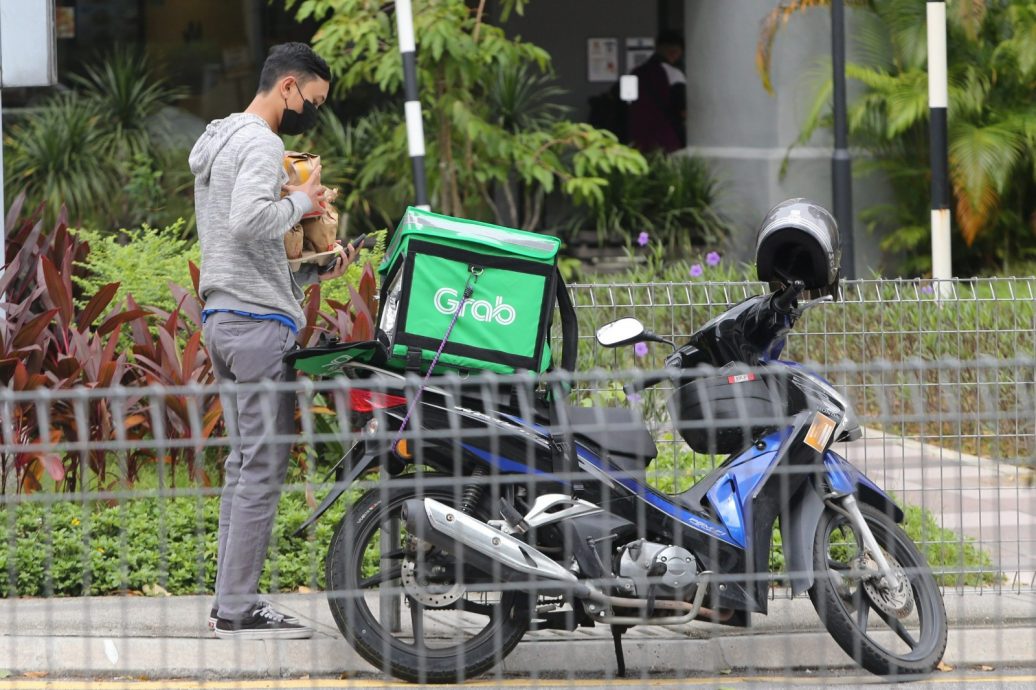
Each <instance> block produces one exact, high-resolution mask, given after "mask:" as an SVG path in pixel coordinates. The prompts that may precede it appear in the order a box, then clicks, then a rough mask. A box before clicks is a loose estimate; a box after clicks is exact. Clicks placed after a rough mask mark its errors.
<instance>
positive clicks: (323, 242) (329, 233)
mask: <svg viewBox="0 0 1036 690" xmlns="http://www.w3.org/2000/svg"><path fill="white" fill-rule="evenodd" d="M302 233H303V243H302V248H303V250H307V251H311V252H315V253H320V252H327V251H331V250H333V249H334V246H335V240H337V239H338V211H336V210H335V207H334V206H331V205H328V207H327V208H326V209H325V210H324V213H323V214H322V215H320V216H317V217H316V218H304V219H303V220H302ZM333 258H334V257H333V256H332V257H329V258H328V259H327V260H328V261H330V260H331V259H333ZM325 263H326V261H325Z"/></svg>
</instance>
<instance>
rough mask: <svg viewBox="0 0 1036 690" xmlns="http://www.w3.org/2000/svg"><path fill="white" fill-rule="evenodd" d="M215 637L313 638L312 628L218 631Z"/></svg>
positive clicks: (241, 638) (225, 638)
mask: <svg viewBox="0 0 1036 690" xmlns="http://www.w3.org/2000/svg"><path fill="white" fill-rule="evenodd" d="M216 637H218V638H219V639H221V640H308V639H309V638H311V637H313V630H312V628H283V629H281V630H219V629H218V628H217V629H216Z"/></svg>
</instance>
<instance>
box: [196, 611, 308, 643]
mask: <svg viewBox="0 0 1036 690" xmlns="http://www.w3.org/2000/svg"><path fill="white" fill-rule="evenodd" d="M312 636H313V628H310V627H309V626H307V625H302V624H301V623H289V622H288V621H287V620H286V619H285V616H284V614H281V613H278V612H277V611H275V610H274V609H273V607H272V606H270V605H269V604H266V605H263V606H256V607H255V608H254V609H252V613H250V614H249V615H248V616H246V617H245V618H243V619H241V620H239V621H231V620H227V619H226V618H217V619H216V637H219V638H222V639H225V640H269V639H281V640H305V639H308V638H310V637H312Z"/></svg>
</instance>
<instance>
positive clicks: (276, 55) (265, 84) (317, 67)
mask: <svg viewBox="0 0 1036 690" xmlns="http://www.w3.org/2000/svg"><path fill="white" fill-rule="evenodd" d="M289 75H290V76H294V77H295V78H296V79H298V80H299V83H301V84H305V83H306V82H307V81H309V80H310V79H313V78H314V77H319V78H321V79H323V80H325V81H331V68H330V67H328V66H327V62H326V61H325V60H324V58H322V57H320V56H319V55H317V54H316V53H314V52H313V49H312V48H310V47H309V46H308V45H306V44H305V43H281V44H279V45H275V46H274V47H272V48H270V54H269V55H267V56H266V62H264V63H263V71H262V72H261V73H260V75H259V93H266V92H268V91H269V90H270V89H272V88H273V87H274V86H276V85H277V82H278V81H280V80H281V79H283V78H284V77H287V76H289Z"/></svg>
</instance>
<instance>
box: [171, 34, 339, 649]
mask: <svg viewBox="0 0 1036 690" xmlns="http://www.w3.org/2000/svg"><path fill="white" fill-rule="evenodd" d="M330 80H331V72H330V70H329V69H328V66H327V63H326V62H324V60H323V59H321V58H320V57H319V56H318V55H316V53H314V52H313V51H312V49H310V47H309V46H307V45H305V44H302V43H287V44H284V45H279V46H274V47H273V48H272V49H271V50H270V54H269V56H268V57H267V59H266V62H265V64H264V65H263V69H262V73H261V75H260V78H259V90H258V92H257V93H256V96H255V98H254V99H253V100H252V103H251V104H250V105H249V106H248V108H247V109H246V110H245V112H243V113H235V114H233V115H230V116H229V117H227V118H225V119H222V120H215V121H214V122H212V123H211V124H209V126H208V128H207V129H206V130H205V133H204V134H203V135H202V136H201V138H200V139H198V141H197V143H195V145H194V149H193V150H192V151H191V156H190V165H191V171H192V172H193V173H194V175H195V188H194V190H195V199H194V203H195V207H196V212H197V218H198V236H199V239H200V242H201V281H200V285H199V289H200V292H201V297H202V299H204V300H205V310H204V312H203V313H202V317H203V321H204V324H205V325H204V327H203V335H204V337H205V342H206V344H207V346H208V351H209V356H210V358H211V360H212V365H213V370H214V371H215V374H216V379H217V380H218V381H219V382H221V383H224V382H235V383H238V384H246V385H247V384H255V383H257V382H261V381H275V382H276V381H289V380H292V379H293V376H292V373H291V372H290V371H288V370H287V369H286V367H285V366H284V364H283V363H282V357H283V356H284V354H285V353H287V352H288V351H290V350H291V349H292V348H293V347H294V346H295V335H296V334H297V333H298V331H299V329H300V328H302V327H303V326H304V322H305V316H304V314H303V312H302V308H301V306H300V301H301V300H302V298H303V293H302V290H301V289H300V285H306V284H309V283H313V282H316V281H317V280H330V279H332V278H337V277H339V276H341V275H342V274H343V273H344V272H345V269H346V266H348V264H349V263H350V262H351V261H352V260H353V259H354V258H355V257H354V255H355V250H354V249H353V248H352V247H350V248H349V250H348V251H346V250H344V249H343V248H342V247H341V246H338V247H337V248H336V250H337V252H338V254H339V255H338V256H337V257H336V258H335V262H336V264H335V266H334V267H333V269H332V270H330V271H328V272H327V273H324V274H322V275H319V276H318V275H317V272H316V268H315V267H314V266H312V265H305V268H304V269H303V270H300V271H299V272H298V273H296V274H293V273H292V272H291V270H290V268H289V264H288V261H287V257H286V255H285V252H284V234H285V233H286V232H287V231H288V230H289V229H290V228H291V227H293V226H294V225H295V224H296V223H298V222H299V220H300V219H301V218H302V216H303V215H304V214H306V213H308V212H309V211H310V210H312V209H314V208H317V207H318V206H319V205H320V203H321V201H322V198H323V192H322V188H321V186H320V172H319V169H318V170H317V171H315V172H314V174H313V175H311V176H310V178H309V179H308V180H307V181H306V183H305V184H302V185H299V186H296V187H286V186H284V185H285V183H286V182H287V179H288V177H287V173H286V172H285V170H284V163H283V160H284V144H283V142H282V141H281V139H280V137H279V136H278V134H301V133H302V132H304V131H305V130H307V129H309V128H310V127H312V126H313V125H314V124H316V119H317V108H318V107H319V106H320V105H322V104H323V103H324V101H325V100H326V99H327V94H328V89H329V88H330ZM282 190H283V191H284V192H287V195H286V196H284V198H282ZM221 400H222V403H223V412H224V419H225V421H226V424H227V431H228V435H229V437H230V446H231V450H230V454H229V455H228V456H227V459H226V463H225V474H226V482H225V484H224V488H223V495H222V498H221V501H220V515H219V555H218V558H217V574H216V606H215V608H214V609H213V613H212V617H211V618H210V624H212V619H215V624H214V628H215V632H216V635H217V637H221V638H239V639H242V638H243V639H265V638H270V637H276V638H282V639H300V638H307V637H310V636H311V635H312V634H313V631H312V629H311V628H309V627H307V626H305V625H302V624H301V623H300V622H299V621H298V620H297V619H294V618H291V617H289V616H285V615H283V614H281V613H279V612H277V611H275V610H274V609H273V607H271V606H270V605H269V604H268V603H267V602H264V601H262V600H261V599H259V597H258V595H257V591H258V586H259V576H260V574H261V573H262V570H263V562H264V561H265V559H266V551H267V547H268V545H269V542H270V534H271V532H272V529H273V519H274V515H275V513H276V510H277V502H278V499H279V497H280V491H281V486H282V484H283V483H284V477H285V474H286V472H287V466H288V455H289V451H290V450H291V443H290V441H289V440H288V439H290V437H291V436H292V435H293V433H294V429H295V421H294V418H295V396H294V395H293V394H286V393H280V394H269V393H267V392H265V391H258V392H239V393H236V394H227V395H223V396H222V398H221ZM275 436H276V437H279V438H277V439H276V441H275V440H274V438H273V437H275Z"/></svg>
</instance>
